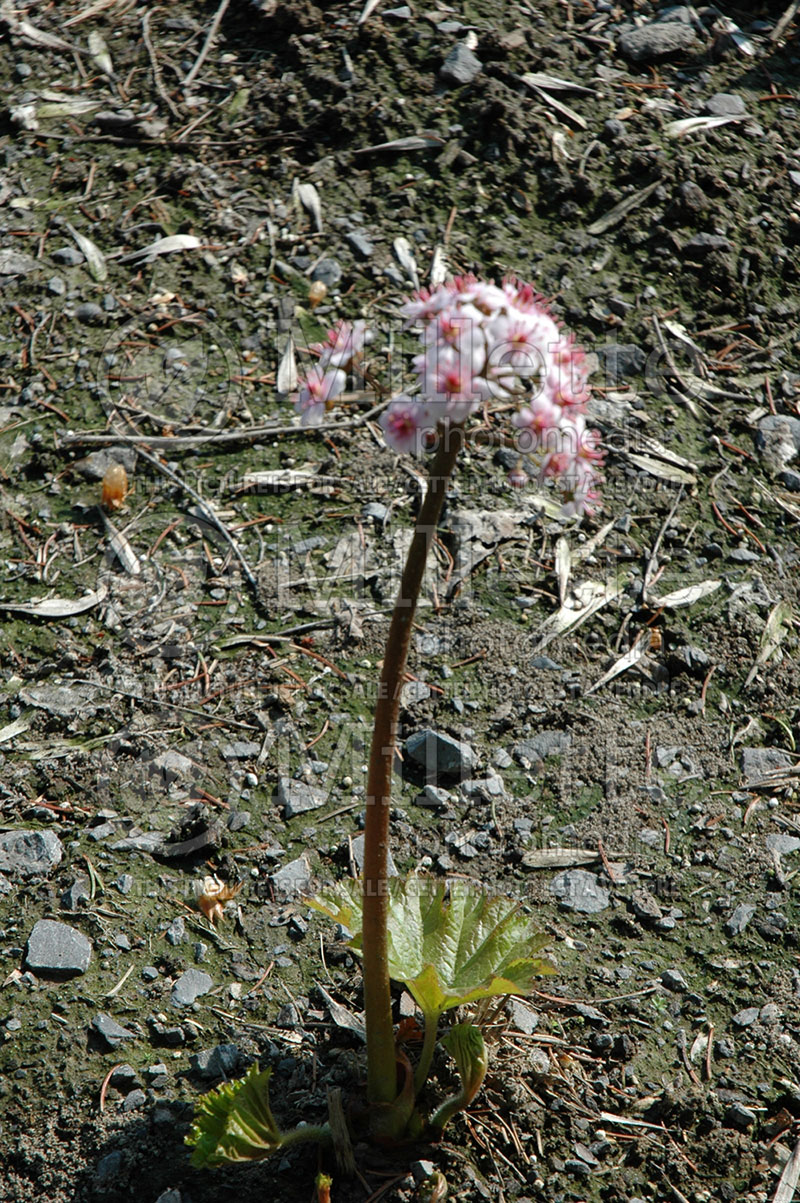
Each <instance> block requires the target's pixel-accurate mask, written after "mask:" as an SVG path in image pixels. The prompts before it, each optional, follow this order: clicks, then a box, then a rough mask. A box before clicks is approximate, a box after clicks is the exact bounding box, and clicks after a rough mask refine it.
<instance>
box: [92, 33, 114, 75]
mask: <svg viewBox="0 0 800 1203" xmlns="http://www.w3.org/2000/svg"><path fill="white" fill-rule="evenodd" d="M89 54H90V55H91V56H92V62H93V63H96V64H97V66H98V67H99V69H100V70H101V71H102V72H103V74H104V75H113V74H114V63H113V62H112V59H111V55H110V54H109V52H108V46H107V44H106V40H105V38H104V37H103V35H102V34H101V33H98V31H97V30H96V29H93V30H92V32H91V33H90V34H89Z"/></svg>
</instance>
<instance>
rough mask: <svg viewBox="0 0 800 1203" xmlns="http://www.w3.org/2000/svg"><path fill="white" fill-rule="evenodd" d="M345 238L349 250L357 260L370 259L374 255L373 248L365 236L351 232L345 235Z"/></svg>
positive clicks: (354, 231) (356, 231)
mask: <svg viewBox="0 0 800 1203" xmlns="http://www.w3.org/2000/svg"><path fill="white" fill-rule="evenodd" d="M345 238H346V239H347V243H348V245H349V247H350V249H351V250H352V251H353V253H354V254H355V255H357V256H358V258H359V259H365V260H366V259H371V258H372V256H373V255H374V254H375V247H374V246H373V245H372V243H371V242H370V240H369V238H368V237H367V236H366V234H362V233H360V232H359V231H358V230H351V231H350V233H349V234H345Z"/></svg>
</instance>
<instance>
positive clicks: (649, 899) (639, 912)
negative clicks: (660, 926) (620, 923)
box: [631, 887, 664, 923]
mask: <svg viewBox="0 0 800 1203" xmlns="http://www.w3.org/2000/svg"><path fill="white" fill-rule="evenodd" d="M631 910H632V911H633V913H634V915H635V916H636V918H637V919H639V920H640V922H642V923H657V922H658V921H659V920H660V919H663V918H664V912H663V911H662V909H661V907H660V906H659V903H658V899H656V898H654V897H653V895H652V894H651V893H650V891H649V890H645V889H644V888H643V887H642V888H641V889H638V890H634V891H633V893H632V894H631Z"/></svg>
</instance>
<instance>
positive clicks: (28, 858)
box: [0, 830, 64, 877]
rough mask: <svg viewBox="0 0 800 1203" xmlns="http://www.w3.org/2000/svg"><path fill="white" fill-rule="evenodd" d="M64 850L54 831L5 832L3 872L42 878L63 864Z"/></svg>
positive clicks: (0, 849) (0, 850) (0, 841)
mask: <svg viewBox="0 0 800 1203" xmlns="http://www.w3.org/2000/svg"><path fill="white" fill-rule="evenodd" d="M63 855H64V847H63V845H62V843H61V840H60V839H59V838H58V836H57V835H56V834H55V832H53V831H25V830H23V831H5V832H3V834H2V835H0V872H3V873H8V874H10V875H11V877H35V876H43V875H45V874H47V873H49V872H50V870H51V869H54V868H55V867H56V865H58V864H60V863H61V858H62V857H63Z"/></svg>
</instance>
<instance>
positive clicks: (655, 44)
mask: <svg viewBox="0 0 800 1203" xmlns="http://www.w3.org/2000/svg"><path fill="white" fill-rule="evenodd" d="M696 41H697V38H696V36H695V32H694V30H693V29H692V27H691V25H685V24H684V23H683V22H682V21H653V22H652V23H651V24H649V25H642V26H641V27H640V28H638V29H626V30H625V32H624V33H622V34H621V35H620V39H619V49H620V51H621V53H622V54H624V56H625V58H629V59H631V60H632V61H633V62H634V63H643V62H648V61H649V60H650V59H659V58H671V57H672V56H673V55H676V54H682V53H683V52H684V51H685V50H688V49H689V48H690V47H691V46H693V45H694V44H695V42H696Z"/></svg>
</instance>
